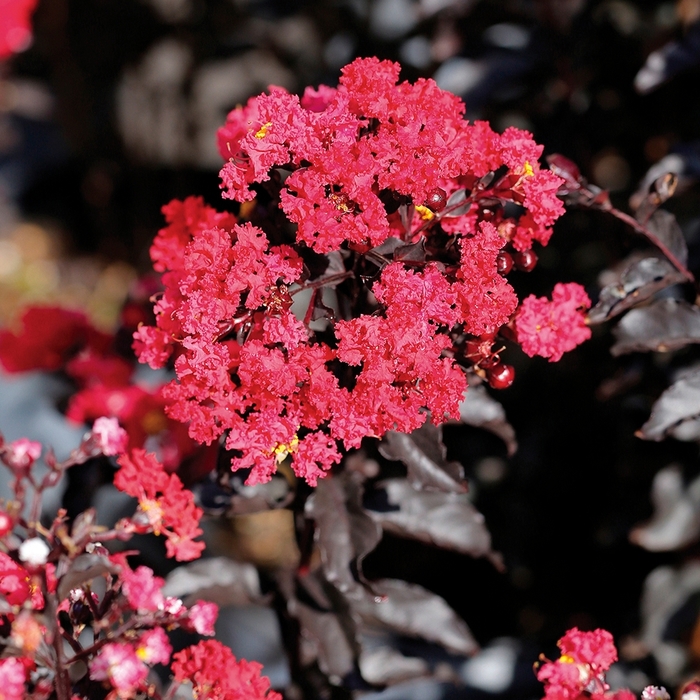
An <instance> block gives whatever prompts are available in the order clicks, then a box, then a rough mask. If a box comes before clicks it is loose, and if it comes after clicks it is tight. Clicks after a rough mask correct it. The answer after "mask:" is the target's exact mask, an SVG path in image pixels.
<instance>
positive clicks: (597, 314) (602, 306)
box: [588, 256, 686, 324]
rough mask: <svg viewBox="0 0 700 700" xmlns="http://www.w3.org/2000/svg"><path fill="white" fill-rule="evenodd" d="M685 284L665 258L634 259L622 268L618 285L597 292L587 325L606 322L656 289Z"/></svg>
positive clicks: (614, 284) (680, 275)
mask: <svg viewBox="0 0 700 700" xmlns="http://www.w3.org/2000/svg"><path fill="white" fill-rule="evenodd" d="M685 281H686V280H685V276H684V275H683V274H681V273H680V272H678V270H677V269H676V268H675V267H674V266H673V265H672V264H671V263H670V262H669V261H668V260H667V259H666V258H657V257H653V256H652V257H648V258H642V259H641V260H635V261H634V262H633V263H631V264H630V265H629V266H628V267H626V268H625V270H624V272H623V273H622V275H621V276H620V279H619V281H618V282H616V283H613V284H608V285H606V286H605V287H603V289H601V291H600V297H599V299H598V303H597V304H596V305H595V306H594V307H593V308H592V309H591V310H590V311H589V312H588V322H589V323H591V324H596V323H602V322H603V321H607V320H608V319H609V318H612V317H613V316H617V315H618V314H621V313H622V312H623V311H626V310H627V309H629V308H631V307H632V306H636V305H637V304H639V303H641V302H643V301H645V300H646V299H648V298H649V297H651V296H652V295H653V294H655V293H656V292H658V291H659V290H661V289H665V288H666V287H670V286H671V285H673V284H678V283H680V282H685Z"/></svg>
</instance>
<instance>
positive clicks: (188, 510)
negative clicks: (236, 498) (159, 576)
mask: <svg viewBox="0 0 700 700" xmlns="http://www.w3.org/2000/svg"><path fill="white" fill-rule="evenodd" d="M117 461H118V463H119V465H120V467H121V469H120V470H119V471H118V472H117V474H116V475H115V477H114V485H115V486H116V487H117V488H118V489H119V490H120V491H124V492H125V493H128V494H129V495H130V496H133V497H134V498H137V499H138V501H139V509H140V512H141V514H142V515H143V516H144V518H145V520H146V522H147V523H148V525H149V528H150V529H152V530H153V532H155V533H156V534H164V535H165V537H166V538H167V539H166V543H165V546H166V551H167V555H168V556H169V557H174V558H175V559H177V560H178V561H189V560H191V559H196V558H197V557H199V555H200V554H201V552H202V550H203V549H204V543H203V542H196V541H194V538H195V537H199V536H200V535H201V534H202V530H201V529H200V528H199V520H200V518H201V517H202V511H201V509H199V508H197V507H196V506H195V505H194V499H193V496H192V493H191V492H190V491H188V490H187V489H185V488H184V487H183V486H182V482H181V481H180V479H179V478H178V477H177V476H176V475H175V474H166V472H165V471H164V470H163V465H162V464H161V463H160V462H158V460H157V459H156V458H155V455H153V454H149V453H147V452H146V451H145V450H142V449H134V450H131V452H130V453H128V454H124V455H122V456H121V457H119V459H118V460H117Z"/></svg>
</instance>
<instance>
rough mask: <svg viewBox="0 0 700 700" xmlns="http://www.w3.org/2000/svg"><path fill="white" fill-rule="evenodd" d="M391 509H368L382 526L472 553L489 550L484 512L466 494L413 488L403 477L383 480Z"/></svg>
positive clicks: (437, 544)
mask: <svg viewBox="0 0 700 700" xmlns="http://www.w3.org/2000/svg"><path fill="white" fill-rule="evenodd" d="M378 487H379V488H381V489H383V490H384V491H386V494H387V501H388V503H389V505H391V506H395V508H394V509H393V510H383V511H381V512H376V511H371V510H370V511H368V512H369V513H370V515H371V516H372V518H374V520H376V521H377V522H378V523H379V524H380V525H381V526H382V527H383V528H384V529H385V530H387V531H389V532H393V533H395V534H397V535H401V536H404V537H412V538H414V539H417V540H420V541H421V542H427V543H428V544H433V545H436V546H438V547H444V548H445V549H453V550H455V551H457V552H461V553H462V554H469V555H470V556H473V557H483V556H486V555H488V554H490V553H491V535H490V534H489V531H488V530H487V529H486V525H485V523H484V516H483V515H482V514H481V513H479V511H478V510H477V509H476V508H475V507H474V506H473V505H472V503H471V502H470V501H469V499H468V497H467V495H466V494H463V493H444V492H436V491H433V492H428V491H416V489H414V488H413V487H412V486H411V485H410V484H409V483H408V481H407V480H406V479H388V480H386V481H382V482H381V483H380V484H379V486H378Z"/></svg>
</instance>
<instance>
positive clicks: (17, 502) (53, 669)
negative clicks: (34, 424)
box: [0, 417, 281, 700]
mask: <svg viewBox="0 0 700 700" xmlns="http://www.w3.org/2000/svg"><path fill="white" fill-rule="evenodd" d="M127 445H128V436H127V434H126V432H125V431H124V429H123V428H121V427H120V426H119V424H118V421H117V420H116V419H115V418H107V417H101V418H99V419H98V420H97V421H95V424H94V426H93V428H92V430H91V431H90V432H88V433H87V434H86V435H85V437H84V438H83V440H82V442H81V444H80V445H79V446H78V447H77V448H76V449H75V450H74V451H73V452H72V453H71V454H70V455H69V457H68V458H67V459H66V460H64V461H62V462H59V461H57V460H56V458H55V456H54V455H53V453H52V452H51V451H49V452H46V453H44V455H43V461H44V463H45V466H46V467H47V469H45V470H44V473H43V476H41V475H40V474H41V472H39V470H37V469H36V464H37V462H38V460H40V458H41V457H42V452H43V448H42V445H41V444H40V443H37V442H34V441H31V440H27V439H25V438H22V439H19V440H16V441H14V442H12V443H5V442H4V441H3V440H2V439H1V438H0V461H1V462H2V463H3V464H4V466H5V467H6V468H8V469H9V470H10V472H11V473H12V476H13V481H12V485H11V486H12V492H13V494H14V496H13V498H12V499H11V500H9V501H7V502H5V503H3V504H2V507H1V508H0V630H2V639H0V696H1V697H2V698H4V700H48V698H57V700H89V699H92V698H95V697H101V698H108V699H109V700H117V699H121V700H128V699H130V698H136V697H150V698H155V699H156V700H158V699H159V698H166V697H167V698H172V697H174V695H175V692H176V691H177V689H178V688H179V687H180V685H181V684H183V683H184V684H190V685H191V686H192V687H193V689H194V692H195V696H196V697H197V698H199V699H200V700H207V699H210V700H233V699H234V698H235V699H236V700H244V699H245V700H264V699H267V700H280V698H281V696H280V695H279V694H278V693H275V692H274V691H271V690H270V684H269V681H268V679H267V678H265V677H263V676H261V675H260V670H261V666H260V665H259V664H257V663H255V662H247V661H244V660H239V661H237V660H236V659H235V657H234V656H233V654H232V653H231V651H230V650H229V649H228V648H226V647H225V646H223V645H222V644H221V643H219V642H217V641H205V642H199V643H198V644H194V645H192V646H189V647H186V648H185V649H183V650H181V651H179V652H177V653H175V654H173V653H172V652H173V648H172V645H171V642H170V639H169V637H168V631H170V630H174V629H177V628H180V629H183V630H185V631H186V632H190V633H195V634H199V635H204V636H212V635H213V634H214V623H215V622H216V618H217V615H218V608H217V606H216V605H215V604H214V603H210V602H205V601H201V600H200V601H197V602H195V603H194V604H192V605H189V606H187V605H185V604H184V603H183V602H182V600H180V599H179V598H174V597H170V596H167V595H166V594H165V593H164V592H163V586H164V583H165V581H164V580H163V579H162V578H160V577H158V576H156V575H155V574H154V572H153V571H152V570H151V569H150V568H149V567H148V566H143V565H140V566H136V567H132V566H131V564H130V563H129V556H130V555H131V554H134V552H124V551H119V552H110V551H109V550H108V549H107V545H108V544H109V543H110V542H126V541H127V540H129V539H130V538H131V536H132V534H134V533H141V534H143V533H154V534H156V535H164V536H165V537H166V538H167V541H166V547H167V554H168V556H171V557H174V558H176V559H177V560H179V561H186V560H191V559H195V558H197V557H198V556H199V555H200V553H201V550H202V548H203V544H202V543H201V542H197V541H195V540H194V538H195V537H198V536H199V535H200V534H201V530H200V529H199V519H200V517H201V511H200V510H199V509H198V508H196V507H195V506H194V502H193V496H192V493H191V492H189V491H187V490H186V489H183V487H182V484H181V483H180V481H179V479H178V477H177V476H175V475H173V474H167V473H166V472H165V471H164V468H163V466H162V465H161V464H160V463H159V462H158V461H157V460H156V459H155V457H154V456H153V455H152V454H147V453H146V452H145V451H143V450H132V451H128V448H127ZM100 454H102V455H107V456H112V455H114V456H116V455H119V456H118V463H119V465H120V469H119V471H118V472H117V475H116V478H115V485H116V487H117V488H118V489H121V490H123V491H125V492H126V493H128V494H130V495H132V496H134V497H135V498H137V499H138V506H137V510H136V512H135V514H134V515H133V516H132V517H129V518H124V519H122V520H121V521H119V522H118V523H117V524H116V525H115V526H114V527H113V528H112V529H108V528H106V527H102V526H99V525H97V523H96V515H95V513H94V511H92V510H88V511H86V512H84V513H83V514H81V515H80V516H79V517H77V518H76V519H75V520H74V521H73V523H69V522H68V520H67V518H66V513H65V512H64V511H59V513H58V514H57V516H56V518H55V519H54V521H53V523H51V525H50V526H49V527H44V526H43V525H42V524H41V522H40V520H39V516H40V513H41V500H42V495H43V494H44V492H45V491H46V489H47V488H51V487H53V486H55V485H56V484H57V483H58V481H59V480H60V478H61V477H62V476H63V474H64V473H65V472H66V470H67V469H69V468H70V467H72V466H74V465H77V464H82V463H83V462H85V461H86V460H88V459H90V458H93V457H95V456H97V455H100ZM171 659H172V662H173V663H172V668H171V670H172V675H173V679H172V682H171V684H170V687H169V689H167V690H166V691H163V689H162V688H161V687H160V683H159V682H158V681H157V678H156V677H155V676H154V675H153V674H152V673H151V670H152V668H153V667H154V666H156V665H168V664H170V662H171Z"/></svg>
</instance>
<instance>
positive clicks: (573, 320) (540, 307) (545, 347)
mask: <svg viewBox="0 0 700 700" xmlns="http://www.w3.org/2000/svg"><path fill="white" fill-rule="evenodd" d="M590 306H591V300H590V299H589V298H588V295H587V294H586V292H585V291H584V289H583V287H582V286H581V285H580V284H576V283H575V282H572V283H570V284H557V285H555V287H554V291H553V292H552V301H548V300H547V299H545V298H543V297H536V296H534V295H532V294H531V295H530V296H529V297H527V298H526V299H524V300H523V303H522V304H521V305H520V309H519V310H518V315H517V316H516V318H515V328H516V332H517V335H518V342H519V343H520V346H521V347H522V349H523V350H524V351H525V353H527V354H528V355H529V356H530V357H533V356H535V355H540V356H541V357H548V358H549V361H550V362H556V361H557V360H560V359H561V356H562V355H563V354H564V353H565V352H567V351H569V350H573V349H574V348H575V347H576V346H577V345H580V344H581V343H582V342H583V341H584V340H588V338H590V337H591V329H590V328H589V327H588V326H587V325H586V316H585V314H584V310H585V309H588V308H590Z"/></svg>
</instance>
